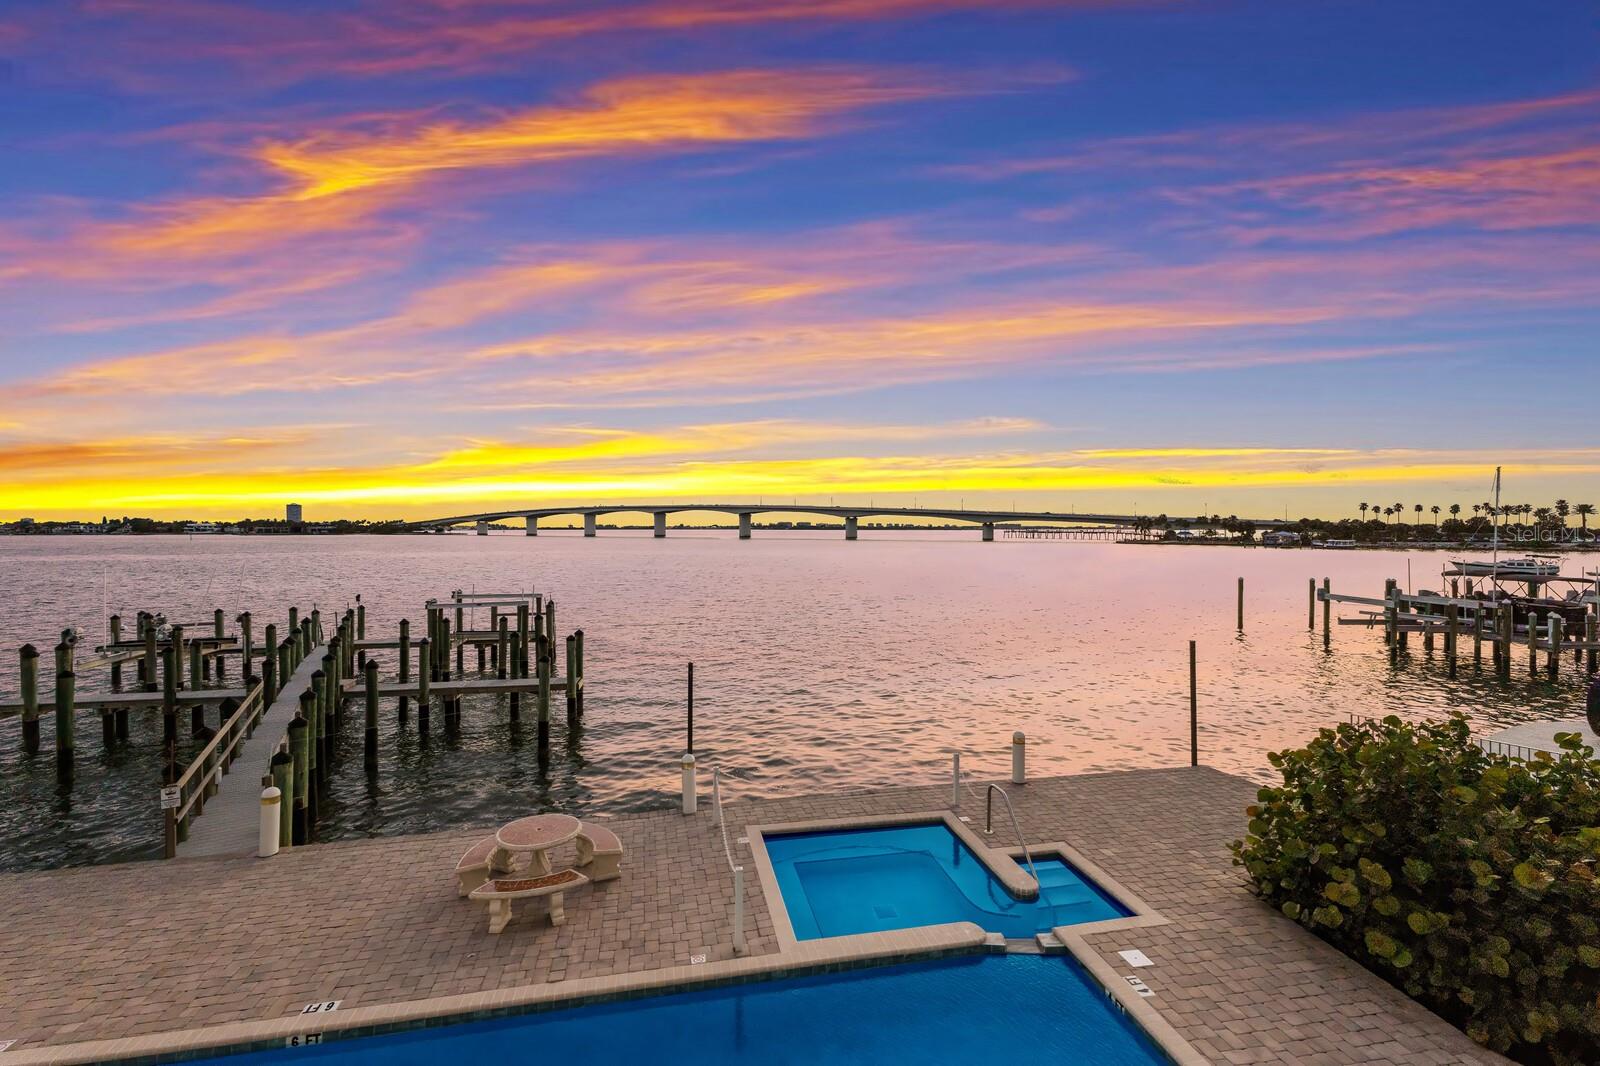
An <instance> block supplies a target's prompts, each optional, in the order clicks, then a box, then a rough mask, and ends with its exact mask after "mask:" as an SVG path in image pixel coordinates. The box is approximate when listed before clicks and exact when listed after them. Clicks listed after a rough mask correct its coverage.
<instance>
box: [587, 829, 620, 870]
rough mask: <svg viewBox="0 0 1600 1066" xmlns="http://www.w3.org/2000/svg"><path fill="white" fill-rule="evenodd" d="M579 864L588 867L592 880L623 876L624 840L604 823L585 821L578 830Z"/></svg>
mask: <svg viewBox="0 0 1600 1066" xmlns="http://www.w3.org/2000/svg"><path fill="white" fill-rule="evenodd" d="M577 844H578V865H579V866H580V867H584V868H586V872H587V873H588V875H589V880H591V881H609V880H611V879H612V878H614V877H621V876H622V869H621V867H622V841H621V840H619V839H617V834H615V833H613V832H612V831H611V830H609V829H607V828H606V827H605V826H603V825H590V824H588V823H587V822H585V823H584V825H583V828H582V829H579V830H578V836H577Z"/></svg>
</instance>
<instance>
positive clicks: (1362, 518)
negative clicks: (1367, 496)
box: [1361, 504, 1367, 522]
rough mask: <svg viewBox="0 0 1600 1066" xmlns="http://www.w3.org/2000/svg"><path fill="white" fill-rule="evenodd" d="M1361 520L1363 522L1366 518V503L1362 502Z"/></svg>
mask: <svg viewBox="0 0 1600 1066" xmlns="http://www.w3.org/2000/svg"><path fill="white" fill-rule="evenodd" d="M1361 520H1362V521H1363V522H1365V521H1366V520H1367V505H1366V504H1362V505H1361Z"/></svg>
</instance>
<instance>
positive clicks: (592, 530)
mask: <svg viewBox="0 0 1600 1066" xmlns="http://www.w3.org/2000/svg"><path fill="white" fill-rule="evenodd" d="M685 511H704V512H711V513H713V514H727V515H737V516H738V518H739V539H740V540H749V539H750V530H751V528H752V519H753V517H754V516H755V515H758V514H805V515H820V516H823V517H826V518H841V519H843V520H844V539H845V540H855V539H856V530H857V528H858V526H859V523H860V521H861V519H863V518H915V519H921V520H924V521H926V520H929V519H933V520H938V521H945V522H970V523H972V524H973V525H975V526H979V527H981V528H982V530H983V539H984V540H994V527H995V526H996V525H1000V524H1027V523H1062V524H1070V525H1095V526H1127V527H1132V526H1133V525H1134V524H1136V523H1137V522H1139V521H1141V520H1142V519H1144V518H1148V517H1150V516H1149V515H1125V514H1120V515H1119V514H1078V513H1068V514H1063V513H1061V512H1059V511H977V510H965V509H961V508H956V509H951V508H938V507H874V506H868V507H847V506H840V507H835V506H832V505H828V506H820V505H815V504H795V503H789V504H776V503H774V504H767V503H760V504H750V503H626V504H600V505H596V506H593V507H570V506H568V507H527V508H518V509H516V510H508V511H488V512H485V513H483V514H468V515H455V516H453V517H450V518H431V519H428V520H426V521H423V522H412V523H410V525H411V526H412V528H414V529H445V528H449V527H450V526H463V525H468V524H473V525H476V526H477V530H478V535H479V536H487V535H488V532H489V526H490V524H491V523H495V522H504V521H506V520H507V519H517V518H521V519H523V520H524V521H525V522H526V526H527V534H528V536H530V537H536V536H538V535H539V520H540V519H541V518H554V517H557V516H562V515H570V516H578V515H582V516H583V535H584V536H586V537H592V536H595V534H596V532H597V529H598V526H597V521H598V519H599V518H600V516H601V515H613V514H648V515H651V516H653V518H654V523H655V535H656V536H658V537H664V536H666V535H667V516H668V515H669V514H681V513H683V512H685ZM1168 521H1169V522H1170V523H1171V524H1172V525H1175V526H1184V525H1193V526H1206V525H1208V524H1210V521H1211V520H1210V519H1209V518H1206V517H1203V516H1202V517H1198V518H1169V519H1168ZM1242 521H1248V522H1251V523H1254V525H1255V526H1256V528H1258V529H1273V528H1276V527H1279V526H1284V525H1289V524H1291V523H1288V522H1285V521H1283V520H1282V519H1271V518H1267V519H1255V518H1251V519H1243V520H1242Z"/></svg>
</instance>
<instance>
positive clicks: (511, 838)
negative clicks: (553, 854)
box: [494, 814, 583, 874]
mask: <svg viewBox="0 0 1600 1066" xmlns="http://www.w3.org/2000/svg"><path fill="white" fill-rule="evenodd" d="M582 828H583V823H582V822H580V821H578V820H577V819H576V818H574V817H573V816H572V815H570V814H534V815H530V816H529V817H527V818H518V819H517V820H516V821H514V822H507V823H506V824H505V825H503V826H501V827H500V829H499V830H498V831H497V832H496V833H495V835H494V840H495V843H496V844H498V845H500V848H499V850H500V852H501V853H502V856H503V858H504V859H505V860H506V861H505V862H504V864H503V865H504V867H505V868H506V869H509V868H510V857H511V856H512V855H518V854H526V855H527V856H528V857H529V868H528V870H529V873H532V874H547V873H549V872H550V849H551V848H553V847H555V846H556V845H557V844H565V843H566V842H567V841H569V840H571V839H572V838H573V837H575V836H577V835H578V830H580V829H582ZM497 865H501V864H497Z"/></svg>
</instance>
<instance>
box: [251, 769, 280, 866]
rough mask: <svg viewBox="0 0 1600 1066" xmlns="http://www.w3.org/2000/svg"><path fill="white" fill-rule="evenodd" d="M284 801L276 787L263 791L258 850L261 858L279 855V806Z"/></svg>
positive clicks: (269, 787)
mask: <svg viewBox="0 0 1600 1066" xmlns="http://www.w3.org/2000/svg"><path fill="white" fill-rule="evenodd" d="M282 799H283V794H282V793H281V792H279V791H278V789H277V786H275V785H268V786H267V787H266V788H264V789H262V790H261V843H260V845H259V846H258V847H257V848H256V855H257V856H258V857H260V858H263V859H265V858H267V857H268V856H271V855H276V854H278V804H279V803H280V802H281V801H282Z"/></svg>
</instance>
